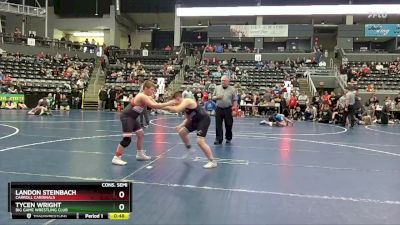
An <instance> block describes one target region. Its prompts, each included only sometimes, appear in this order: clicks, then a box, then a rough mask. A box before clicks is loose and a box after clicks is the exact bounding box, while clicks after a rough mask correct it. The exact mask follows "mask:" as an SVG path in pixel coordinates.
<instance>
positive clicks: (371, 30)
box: [365, 24, 400, 37]
mask: <svg viewBox="0 0 400 225" xmlns="http://www.w3.org/2000/svg"><path fill="white" fill-rule="evenodd" d="M365 37H400V24H365Z"/></svg>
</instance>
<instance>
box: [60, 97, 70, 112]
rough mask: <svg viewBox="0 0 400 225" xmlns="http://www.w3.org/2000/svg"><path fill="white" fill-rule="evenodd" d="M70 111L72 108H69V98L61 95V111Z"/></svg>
mask: <svg viewBox="0 0 400 225" xmlns="http://www.w3.org/2000/svg"><path fill="white" fill-rule="evenodd" d="M69 109H70V107H69V104H68V98H67V96H66V95H61V96H60V110H61V111H64V110H66V111H69Z"/></svg>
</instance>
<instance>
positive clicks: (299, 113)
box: [293, 106, 304, 120]
mask: <svg viewBox="0 0 400 225" xmlns="http://www.w3.org/2000/svg"><path fill="white" fill-rule="evenodd" d="M293 119H294V120H304V113H303V112H302V111H301V109H300V107H299V106H297V107H296V110H295V111H294V113H293Z"/></svg>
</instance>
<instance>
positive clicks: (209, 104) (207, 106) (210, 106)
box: [205, 99, 216, 115]
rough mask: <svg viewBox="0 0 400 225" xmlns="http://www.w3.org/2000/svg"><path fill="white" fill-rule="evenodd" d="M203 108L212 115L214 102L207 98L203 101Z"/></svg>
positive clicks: (214, 107) (214, 106)
mask: <svg viewBox="0 0 400 225" xmlns="http://www.w3.org/2000/svg"><path fill="white" fill-rule="evenodd" d="M205 109H206V111H207V112H208V114H209V115H214V112H215V109H216V104H215V102H214V101H213V100H211V99H209V100H208V101H207V102H206V103H205Z"/></svg>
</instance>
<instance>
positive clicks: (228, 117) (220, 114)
mask: <svg viewBox="0 0 400 225" xmlns="http://www.w3.org/2000/svg"><path fill="white" fill-rule="evenodd" d="M222 122H225V132H226V133H225V138H226V140H229V141H230V140H232V125H233V117H232V107H227V108H220V107H217V109H216V110H215V126H216V133H217V137H216V139H215V141H218V142H222V140H224V138H223V137H224V131H223V129H222Z"/></svg>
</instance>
